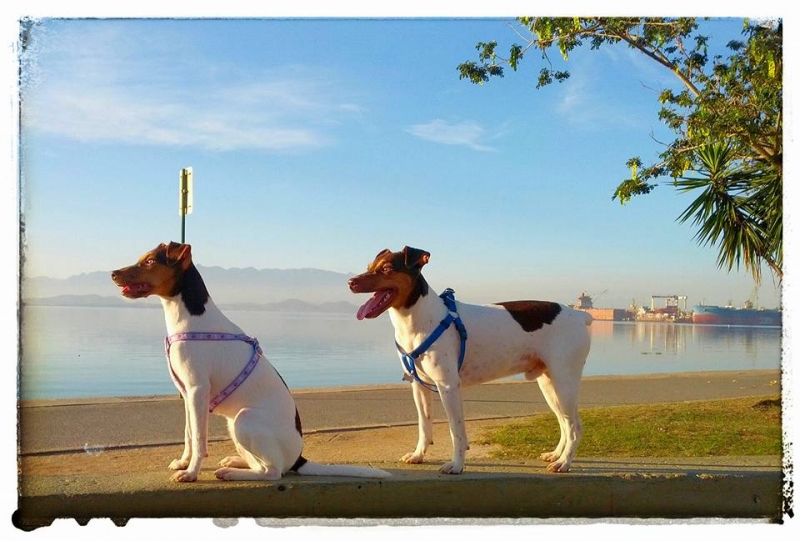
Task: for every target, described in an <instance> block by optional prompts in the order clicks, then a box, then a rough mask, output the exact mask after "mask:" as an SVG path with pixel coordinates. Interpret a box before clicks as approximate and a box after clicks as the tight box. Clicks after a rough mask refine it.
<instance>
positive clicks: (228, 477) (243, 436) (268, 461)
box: [214, 408, 303, 481]
mask: <svg viewBox="0 0 800 541" xmlns="http://www.w3.org/2000/svg"><path fill="white" fill-rule="evenodd" d="M266 424H267V423H266V422H265V420H264V418H263V415H262V414H261V413H260V412H259V411H257V410H251V409H249V408H245V409H242V410H241V411H239V413H238V414H236V418H235V419H234V420H233V421H232V422H231V424H230V433H231V438H233V441H234V442H235V443H236V450H237V451H238V452H239V457H229V458H233V459H234V460H232V461H231V463H230V464H227V465H226V466H225V467H222V468H219V469H218V470H217V471H215V472H214V475H215V476H216V478H217V479H221V480H223V481H277V480H279V479H280V478H281V476H282V474H283V470H284V463H283V459H282V457H283V455H284V453H285V449H284V448H283V447H282V442H281V441H279V438H277V437H275V436H274V435H273V434H272V433H271V432H270V431H265V430H264V426H265V425H266ZM296 438H297V439H298V441H297V442H295V443H296V445H295V446H296V447H297V449H296V451H297V455H298V456H299V454H300V450H302V446H303V445H302V436H300V434H299V433H296ZM284 443H285V442H284ZM237 458H238V459H239V460H236V459H237ZM240 461H241V462H240ZM241 463H244V465H243V466H239V464H241Z"/></svg>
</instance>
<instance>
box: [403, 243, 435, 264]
mask: <svg viewBox="0 0 800 541" xmlns="http://www.w3.org/2000/svg"><path fill="white" fill-rule="evenodd" d="M403 255H404V257H405V265H406V268H408V269H421V268H422V267H423V266H424V265H425V264H426V263H427V262H428V261H430V258H431V254H430V253H429V252H426V251H425V250H420V249H418V248H411V247H410V246H406V247H404V248H403Z"/></svg>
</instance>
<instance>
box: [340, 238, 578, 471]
mask: <svg viewBox="0 0 800 541" xmlns="http://www.w3.org/2000/svg"><path fill="white" fill-rule="evenodd" d="M429 259H430V253H428V252H426V251H424V250H419V249H416V248H410V247H408V246H406V247H405V248H403V249H402V250H401V251H399V252H391V251H390V250H383V251H382V252H380V253H379V254H378V255H377V256H376V257H375V259H374V260H373V261H372V262H371V263H370V264H369V265H368V266H367V272H365V273H363V274H360V275H358V276H355V277H353V278H351V279H350V280H349V285H350V289H351V291H353V292H354V293H373V295H372V297H371V298H370V299H369V300H368V301H367V302H366V303H365V304H364V305H363V306H362V307H361V308H360V309H359V311H358V318H359V319H363V318H375V317H378V316H379V315H381V314H382V313H383V312H386V311H388V313H389V318H390V319H391V321H392V325H393V326H394V331H395V341H396V343H397V347H398V352H399V353H400V355H401V358H402V359H403V362H404V365H405V367H406V371H407V373H408V374H410V375H411V376H412V377H413V378H414V381H413V383H412V391H413V396H414V402H415V404H416V407H417V414H418V419H419V439H418V441H417V447H416V449H414V451H413V452H411V453H408V454H406V455H404V456H403V457H402V459H401V460H402V461H404V462H406V463H413V464H417V463H421V462H422V461H423V457H424V455H425V453H426V451H427V449H428V446H429V445H431V443H432V424H431V393H432V392H433V389H434V386H435V390H438V393H439V396H440V398H441V401H442V406H443V407H444V410H445V413H446V415H447V419H448V422H449V425H450V435H451V437H452V441H453V459H452V460H451V461H450V462H447V463H446V464H444V465H443V466H442V467H441V469H440V471H441V472H443V473H454V474H455V473H461V471H462V470H463V469H464V460H465V454H466V451H467V449H469V443H468V440H467V434H466V425H465V422H464V414H463V407H462V399H461V387H462V386H468V385H477V384H480V383H485V382H487V381H491V380H495V379H499V378H504V377H508V376H513V375H515V374H524V375H525V378H526V379H528V380H536V381H538V382H539V387H540V388H541V391H542V393H543V395H544V397H545V399H546V401H547V403H548V405H549V406H550V408H551V409H552V410H553V412H554V413H555V415H556V418H557V419H558V423H559V427H560V429H561V437H560V439H559V441H558V444H557V445H556V447H555V449H554V450H553V451H552V452H549V453H544V454H542V455H541V458H542V460H545V461H547V462H549V465H548V466H547V469H548V471H551V472H566V471H569V469H570V465H571V463H572V460H573V458H574V456H575V451H576V449H577V447H578V443H579V441H580V439H581V435H582V432H583V428H582V426H581V421H580V419H579V417H578V392H579V389H580V382H581V377H582V374H583V366H584V364H585V362H586V357H587V356H588V354H589V348H590V343H591V334H590V331H589V325H591V322H592V317H591V315H589V314H588V313H586V312H582V311H579V310H574V309H572V308H570V307H568V306H565V305H563V304H558V303H554V302H546V301H511V302H504V303H498V304H493V305H486V306H478V305H472V304H465V303H461V302H455V301H454V300H453V299H452V297H449V296H448V295H446V294H443V295H442V296H438V295H436V294H435V293H434V292H433V291H431V289H430V287H429V286H428V283H427V282H426V280H425V278H424V277H423V276H422V267H423V266H424V265H425V264H426V263H428V261H429ZM448 304H449V306H448ZM451 323H452V324H451ZM462 325H463V328H460V327H461V326H462ZM464 331H465V332H464ZM409 352H410V353H409Z"/></svg>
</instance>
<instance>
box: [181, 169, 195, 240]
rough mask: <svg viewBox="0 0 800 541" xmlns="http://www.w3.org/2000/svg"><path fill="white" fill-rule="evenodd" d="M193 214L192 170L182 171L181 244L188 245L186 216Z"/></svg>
mask: <svg viewBox="0 0 800 541" xmlns="http://www.w3.org/2000/svg"><path fill="white" fill-rule="evenodd" d="M191 213H192V168H191V167H184V168H183V169H181V174H180V183H179V186H178V214H180V216H181V244H185V243H186V215H187V214H191Z"/></svg>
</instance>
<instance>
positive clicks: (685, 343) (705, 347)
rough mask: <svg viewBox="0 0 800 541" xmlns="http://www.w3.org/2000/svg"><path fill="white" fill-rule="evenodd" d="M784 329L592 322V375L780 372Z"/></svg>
mask: <svg viewBox="0 0 800 541" xmlns="http://www.w3.org/2000/svg"><path fill="white" fill-rule="evenodd" d="M780 360H781V329H780V327H747V326H723V325H691V324H671V323H652V322H635V323H634V322H611V321H595V322H593V323H592V350H591V353H590V354H589V359H588V360H587V363H586V369H585V371H584V373H585V374H587V375H604V374H641V373H647V372H653V373H661V372H678V371H702V370H745V369H773V368H779V367H780Z"/></svg>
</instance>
